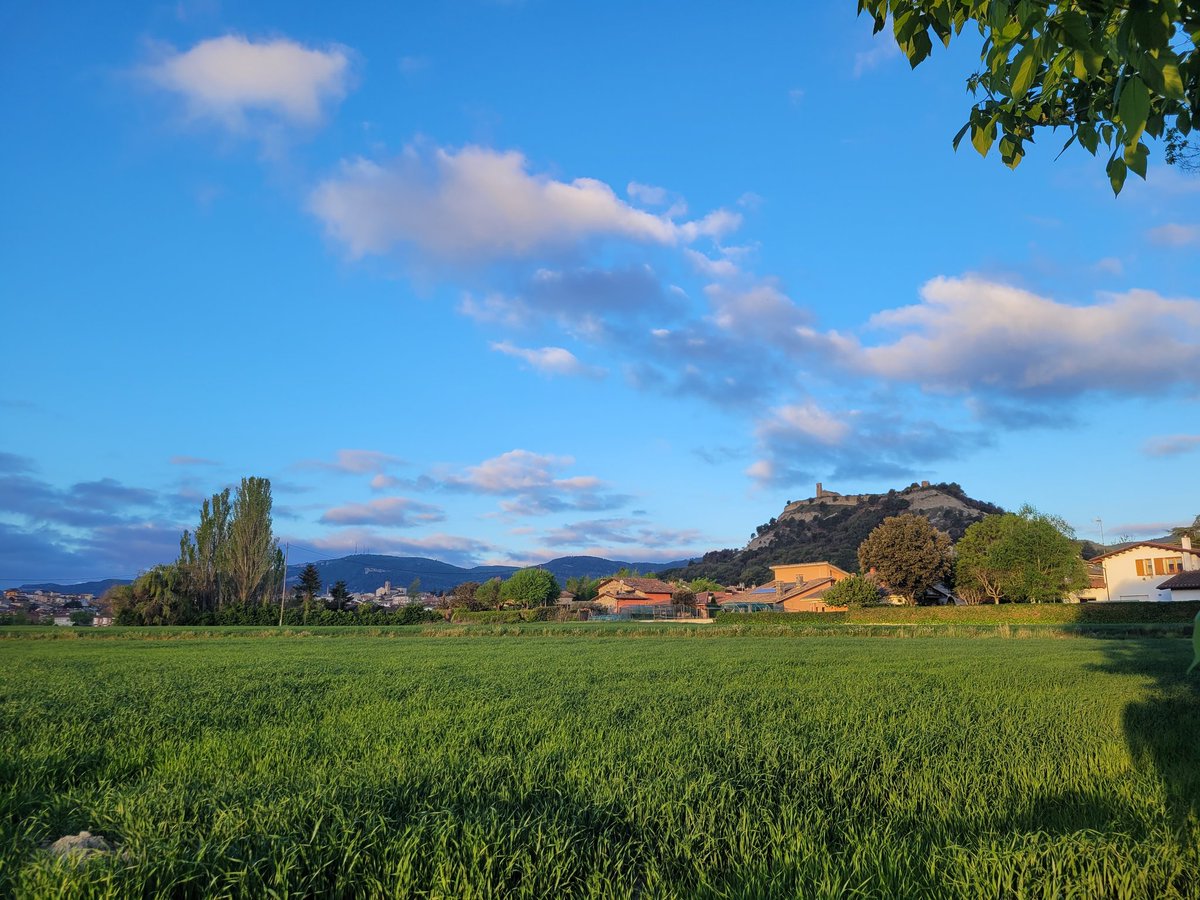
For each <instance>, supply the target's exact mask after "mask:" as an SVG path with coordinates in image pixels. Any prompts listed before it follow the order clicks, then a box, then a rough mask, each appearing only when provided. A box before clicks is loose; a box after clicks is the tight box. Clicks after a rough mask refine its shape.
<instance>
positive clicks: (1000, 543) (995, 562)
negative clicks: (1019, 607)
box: [954, 515, 1017, 603]
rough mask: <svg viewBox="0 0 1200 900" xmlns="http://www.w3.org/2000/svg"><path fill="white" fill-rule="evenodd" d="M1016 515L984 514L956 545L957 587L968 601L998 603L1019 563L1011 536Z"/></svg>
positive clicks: (955, 568)
mask: <svg viewBox="0 0 1200 900" xmlns="http://www.w3.org/2000/svg"><path fill="white" fill-rule="evenodd" d="M1015 520H1017V517H1016V516H1013V515H1002V516H985V517H984V518H982V519H980V520H979V521H978V522H976V523H975V524H974V525H972V526H971V527H970V528H968V529H967V530H966V532H965V533H964V534H963V536H962V540H960V541H959V542H958V543H957V544H955V545H954V574H955V578H954V581H955V590H956V591H957V592H958V594H959V596H961V597H963V598H964V599H966V600H967V601H968V602H972V603H978V602H981V601H983V600H990V601H991V602H992V603H999V602H1000V600H1001V599H1002V598H1003V597H1004V593H1005V590H1006V589H1007V583H1008V577H1009V573H1010V572H1011V571H1012V570H1013V568H1014V567H1015V565H1016V560H1015V558H1014V557H1013V551H1014V546H1013V541H1012V540H1010V536H1011V535H1012V533H1013V526H1014V524H1015Z"/></svg>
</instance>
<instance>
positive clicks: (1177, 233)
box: [1146, 222, 1200, 247]
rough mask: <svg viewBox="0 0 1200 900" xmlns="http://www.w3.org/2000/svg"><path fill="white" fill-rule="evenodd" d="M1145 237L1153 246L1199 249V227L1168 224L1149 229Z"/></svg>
mask: <svg viewBox="0 0 1200 900" xmlns="http://www.w3.org/2000/svg"><path fill="white" fill-rule="evenodd" d="M1146 236H1147V237H1148V238H1150V240H1151V241H1152V242H1153V243H1155V244H1161V245H1162V246H1164V247H1192V246H1197V247H1200V225H1179V224H1178V223H1175V222H1168V223H1167V224H1166V225H1159V226H1158V227H1157V228H1151V229H1150V231H1149V232H1147V234H1146Z"/></svg>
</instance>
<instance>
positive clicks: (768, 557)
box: [663, 482, 1004, 585]
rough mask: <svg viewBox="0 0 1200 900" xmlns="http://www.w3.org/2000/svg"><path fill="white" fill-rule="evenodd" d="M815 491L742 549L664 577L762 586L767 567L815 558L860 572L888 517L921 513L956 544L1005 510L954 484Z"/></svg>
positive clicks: (762, 528) (719, 552)
mask: <svg viewBox="0 0 1200 900" xmlns="http://www.w3.org/2000/svg"><path fill="white" fill-rule="evenodd" d="M817 488H818V490H817V496H815V497H810V498H808V499H807V500H797V501H794V502H790V503H788V504H787V505H786V506H785V507H784V509H783V512H781V513H780V514H779V516H778V517H777V518H774V519H771V520H770V521H769V522H767V523H765V524H763V525H760V526H758V529H757V530H756V534H755V536H754V537H753V538H752V539H751V540H750V543H748V544H747V545H746V547H745V548H744V549H741V550H715V551H713V552H711V553H706V554H705V555H704V556H703V557H702V558H701V559H699V560H693V561H692V562H691V563H690V564H688V565H687V566H683V567H681V568H678V569H671V570H669V571H668V572H664V573H663V575H664V576H669V577H673V578H674V577H678V578H687V579H692V578H701V577H704V578H712V579H714V580H716V581H719V582H721V583H722V584H746V585H750V584H762V583H764V582H767V581H770V580H771V570H770V569H769V568H768V567H769V566H772V565H780V564H783V563H796V562H809V561H817V560H829V561H830V562H832V563H834V564H835V565H838V566H841V567H842V568H843V569H846V570H847V571H849V572H856V571H858V545H859V544H861V543H862V541H863V539H864V538H865V537H866V536H867V535H868V534H870V533H871V530H872V529H873V528H874V527H875V526H876V525H878V524H879V523H880V522H882V521H883V520H884V519H885V518H887V517H888V516H895V515H899V514H900V513H903V512H913V513H919V514H920V515H923V516H925V517H926V518H928V519H929V521H930V522H932V523H933V525H934V526H935V527H936V528H940V529H941V530H942V531H945V532H948V533H949V535H950V537H951V538H953V539H954V540H956V541H957V540H958V539H959V538H960V537H962V534H963V532H964V531H965V530H966V529H967V526H968V525H970V524H971V523H972V522H975V521H978V520H979V519H982V518H983V517H984V516H985V515H988V514H989V513H1000V512H1003V511H1004V510H1002V509H1001V508H1000V507H998V506H996V505H994V504H992V503H986V502H984V501H982V500H975V499H973V498H971V497H968V496H967V494H966V492H964V491H963V489H962V488H961V487H959V485H957V484H954V483H942V484H933V485H931V484H929V483H928V482H925V483H923V484H913V485H910V486H909V487H906V488H904V489H903V490H900V491H895V490H893V491H888V492H887V493H886V494H839V493H836V492H834V491H826V490H823V489H822V488H821V486H820V485H818V486H817Z"/></svg>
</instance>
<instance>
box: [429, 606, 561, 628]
mask: <svg viewBox="0 0 1200 900" xmlns="http://www.w3.org/2000/svg"><path fill="white" fill-rule="evenodd" d="M560 615H562V612H561V611H560V610H559V609H558V608H557V607H554V606H535V607H534V608H533V609H484V610H479V611H477V612H471V611H470V610H465V609H456V610H454V612H453V614H452V615H451V617H450V621H451V622H457V623H461V624H463V625H516V624H518V623H520V622H557V621H560V619H559V617H560Z"/></svg>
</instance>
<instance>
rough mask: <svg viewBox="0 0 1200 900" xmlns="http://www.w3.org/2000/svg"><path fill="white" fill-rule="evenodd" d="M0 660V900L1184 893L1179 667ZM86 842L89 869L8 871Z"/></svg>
mask: <svg viewBox="0 0 1200 900" xmlns="http://www.w3.org/2000/svg"><path fill="white" fill-rule="evenodd" d="M710 627H712V626H710ZM145 633H146V632H144V631H143V632H141V634H145ZM2 653H3V659H4V666H3V667H2V669H0V829H2V834H0V895H14V894H15V895H21V896H96V897H128V896H147V895H150V896H168V895H169V896H202V895H224V896H254V897H259V896H303V895H323V896H347V895H366V896H413V897H460V896H463V897H466V896H470V897H550V896H554V897H559V896H604V897H631V898H632V897H714V898H715V897H746V898H750V897H771V896H778V897H793V896H804V897H835V896H836V897H843V896H850V897H854V896H860V897H867V896H871V897H880V896H890V897H891V896H896V897H898V896H905V897H911V896H967V897H981V898H982V897H1006V896H1045V897H1068V896H1078V897H1195V896H1197V894H1198V893H1200V849H1198V848H1200V747H1198V746H1197V740H1196V736H1197V735H1200V702H1198V701H1200V696H1198V694H1197V691H1196V688H1195V687H1194V685H1193V684H1192V683H1190V682H1188V681H1186V680H1185V679H1184V678H1183V677H1182V675H1181V674H1180V673H1181V672H1182V671H1183V669H1184V668H1185V667H1186V664H1187V662H1188V661H1189V660H1190V648H1188V647H1187V645H1186V643H1185V642H1183V641H1177V640H1154V641H1142V640H1128V641H1120V642H1114V641H1092V640H1072V641H1049V640H1041V639H1037V638H1031V639H1028V640H1024V641H981V640H969V639H954V638H938V639H926V638H913V639H912V640H903V641H877V640H857V639H854V638H847V637H842V638H838V639H822V638H813V639H811V640H803V641H796V640H779V639H772V638H760V637H746V636H743V637H742V638H740V639H738V640H730V641H709V640H680V639H677V638H676V639H672V638H663V637H661V636H660V637H654V636H645V637H643V638H642V639H639V640H630V639H628V638H627V637H624V636H622V635H620V634H619V633H618V634H616V635H613V634H612V633H609V634H608V635H607V636H601V637H595V638H581V637H573V636H561V635H560V636H558V637H557V638H556V639H554V640H534V641H526V640H516V641H514V640H510V639H507V638H504V637H487V636H484V637H478V638H476V639H473V640H468V641H463V640H428V639H424V638H421V637H419V636H415V635H404V634H396V635H393V636H392V637H390V638H386V639H385V638H382V637H381V638H371V637H362V636H359V637H358V638H357V639H353V640H347V639H339V640H288V639H284V638H271V637H261V636H259V637H253V638H248V637H238V636H230V635H228V634H226V635H223V636H220V637H214V638H212V639H209V640H183V641H170V642H168V641H149V640H138V639H136V638H133V637H129V638H127V639H121V640H64V641H19V640H12V641H6V642H5V643H4V646H3V648H2ZM85 828H86V829H89V830H91V831H93V832H97V833H100V834H104V835H105V836H107V837H110V838H112V839H114V840H115V841H116V842H117V844H118V846H119V848H120V849H119V852H118V853H116V854H113V855H112V856H110V857H108V858H105V859H102V860H100V861H97V862H93V863H91V864H88V865H86V866H71V865H65V864H60V863H54V862H52V861H51V860H50V859H49V858H48V857H47V855H46V854H45V853H44V852H42V851H41V850H40V849H39V848H40V847H41V846H42V845H43V844H44V843H45V842H47V841H51V840H53V839H55V838H57V837H59V836H60V835H62V834H66V833H74V832H77V831H79V830H81V829H85Z"/></svg>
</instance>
